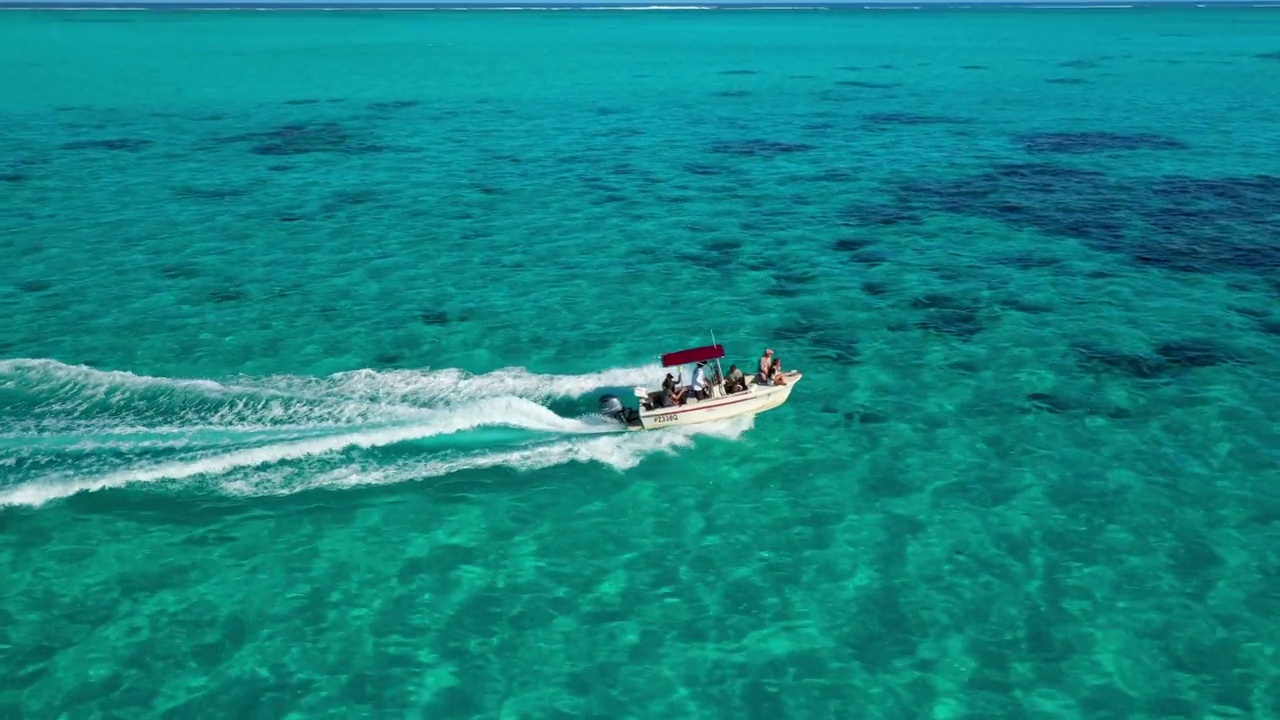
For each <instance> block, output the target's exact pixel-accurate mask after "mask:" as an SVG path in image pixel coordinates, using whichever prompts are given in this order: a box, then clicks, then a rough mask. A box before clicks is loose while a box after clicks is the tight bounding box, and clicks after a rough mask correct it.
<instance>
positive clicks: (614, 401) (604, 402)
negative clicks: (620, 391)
mask: <svg viewBox="0 0 1280 720" xmlns="http://www.w3.org/2000/svg"><path fill="white" fill-rule="evenodd" d="M600 414H601V415H604V416H605V417H608V418H613V419H614V420H617V421H618V422H620V423H622V424H623V425H631V424H633V423H637V422H640V413H639V412H638V411H636V410H634V409H632V408H629V407H627V406H626V405H623V404H622V401H621V400H619V399H618V396H617V395H601V396H600Z"/></svg>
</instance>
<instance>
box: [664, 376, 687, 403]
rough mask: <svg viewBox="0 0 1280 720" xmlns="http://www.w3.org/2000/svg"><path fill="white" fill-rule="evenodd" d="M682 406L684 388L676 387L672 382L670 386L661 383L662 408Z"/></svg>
mask: <svg viewBox="0 0 1280 720" xmlns="http://www.w3.org/2000/svg"><path fill="white" fill-rule="evenodd" d="M668 377H669V376H668ZM683 404H684V388H682V387H677V386H676V384H675V382H674V381H673V382H672V383H671V384H670V385H668V384H667V383H665V382H664V383H662V407H677V406H679V405H683Z"/></svg>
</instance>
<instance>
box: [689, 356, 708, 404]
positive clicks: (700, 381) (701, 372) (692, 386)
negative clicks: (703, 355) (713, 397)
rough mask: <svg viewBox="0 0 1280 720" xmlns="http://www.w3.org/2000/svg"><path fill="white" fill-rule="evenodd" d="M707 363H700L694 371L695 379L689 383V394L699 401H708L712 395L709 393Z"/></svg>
mask: <svg viewBox="0 0 1280 720" xmlns="http://www.w3.org/2000/svg"><path fill="white" fill-rule="evenodd" d="M706 366H707V363H706V362H705V361H704V362H700V363H698V365H697V367H695V368H694V369H693V379H692V380H690V381H689V394H690V395H692V396H693V397H696V398H698V399H699V400H706V399H707V396H708V395H710V393H708V392H707V369H706Z"/></svg>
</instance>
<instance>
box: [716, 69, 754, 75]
mask: <svg viewBox="0 0 1280 720" xmlns="http://www.w3.org/2000/svg"><path fill="white" fill-rule="evenodd" d="M720 74H721V75H759V74H760V73H758V72H756V71H755V70H721V71H720Z"/></svg>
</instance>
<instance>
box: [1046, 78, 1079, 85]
mask: <svg viewBox="0 0 1280 720" xmlns="http://www.w3.org/2000/svg"><path fill="white" fill-rule="evenodd" d="M1044 81H1045V82H1047V83H1049V84H1050V85H1088V84H1089V81H1088V80H1085V79H1084V78H1075V77H1051V78H1045V79H1044Z"/></svg>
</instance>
